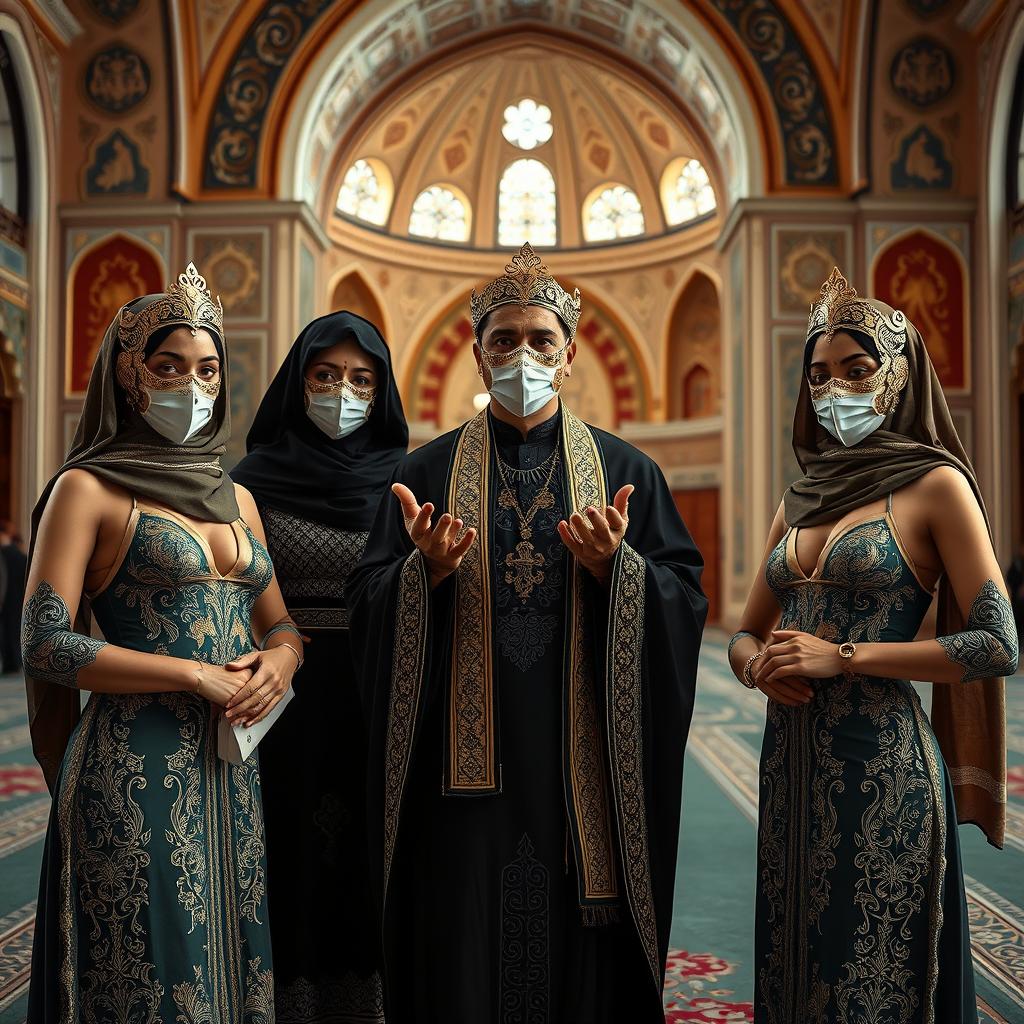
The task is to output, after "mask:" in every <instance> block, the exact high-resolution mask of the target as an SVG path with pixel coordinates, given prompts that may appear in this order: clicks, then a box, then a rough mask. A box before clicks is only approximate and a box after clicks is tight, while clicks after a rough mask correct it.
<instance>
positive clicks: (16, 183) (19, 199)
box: [0, 33, 28, 244]
mask: <svg viewBox="0 0 1024 1024" xmlns="http://www.w3.org/2000/svg"><path fill="white" fill-rule="evenodd" d="M27 159H28V155H27V146H26V140H25V117H24V112H23V111H22V107H21V96H20V94H19V92H18V83H17V79H16V78H15V75H14V65H13V63H12V61H11V55H10V52H9V51H8V49H7V43H6V41H5V40H4V37H3V33H0V207H2V208H3V209H4V210H5V211H6V212H7V213H8V214H13V215H14V220H12V218H11V217H10V216H8V217H5V218H4V226H5V228H6V230H7V232H8V234H13V235H15V236H16V240H17V241H18V243H19V244H24V238H23V237H22V235H23V228H24V222H25V220H26V219H27V216H28V166H27V163H26V161H27Z"/></svg>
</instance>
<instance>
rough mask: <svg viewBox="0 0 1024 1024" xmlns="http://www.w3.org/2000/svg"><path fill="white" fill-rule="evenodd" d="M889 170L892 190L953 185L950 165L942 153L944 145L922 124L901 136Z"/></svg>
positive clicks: (936, 187) (944, 187)
mask: <svg viewBox="0 0 1024 1024" xmlns="http://www.w3.org/2000/svg"><path fill="white" fill-rule="evenodd" d="M890 170H891V174H890V183H891V185H892V187H893V188H894V189H946V188H952V187H953V164H952V163H951V162H950V160H949V157H948V156H947V155H946V144H945V143H944V142H943V141H942V139H940V138H939V136H938V135H936V134H935V133H934V132H933V131H932V130H931V129H930V128H929V127H928V126H927V125H926V124H919V125H918V126H917V127H916V128H915V129H914V130H913V131H911V132H910V134H909V135H906V136H904V138H903V140H902V141H901V142H900V144H899V152H898V155H897V157H896V159H895V160H894V161H893V162H892V165H891V169H890Z"/></svg>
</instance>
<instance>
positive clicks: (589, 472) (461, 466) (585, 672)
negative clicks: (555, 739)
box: [445, 407, 618, 906]
mask: <svg viewBox="0 0 1024 1024" xmlns="http://www.w3.org/2000/svg"><path fill="white" fill-rule="evenodd" d="M562 425H563V429H562V445H563V456H564V464H565V467H566V473H567V479H568V485H569V486H568V492H567V500H568V505H569V508H568V509H567V516H568V515H571V514H572V513H573V512H576V511H583V510H584V509H586V508H587V507H588V506H594V507H595V508H603V507H604V506H605V504H606V495H605V482H604V468H603V466H602V464H601V454H600V451H599V450H598V447H597V443H596V442H595V440H594V438H593V435H592V434H591V433H590V430H589V428H588V427H587V426H586V424H584V423H583V422H582V421H581V420H579V419H577V418H576V417H575V416H573V415H572V413H570V412H569V411H568V410H566V409H564V407H563V412H562ZM491 447H492V442H491V434H490V429H489V427H488V423H487V411H486V410H484V411H483V412H481V413H480V414H479V415H478V416H476V417H475V418H474V419H473V420H471V421H470V422H469V423H467V424H466V426H465V427H464V428H463V430H462V433H461V434H460V436H459V439H458V441H457V442H456V447H455V454H454V457H453V460H452V470H451V474H450V479H449V487H448V509H449V510H450V511H451V513H452V515H453V516H454V517H455V518H457V519H461V520H462V521H463V523H464V525H465V527H466V528H467V529H468V528H470V527H472V528H473V529H475V530H476V531H477V535H476V539H475V540H474V542H473V546H472V547H471V548H470V549H469V551H468V552H467V553H466V556H465V558H463V560H462V564H461V565H460V566H459V568H458V570H457V572H456V598H455V631H454V637H453V647H452V666H451V677H450V685H449V694H448V713H447V723H446V724H447V730H448V733H447V747H448V749H447V752H446V754H447V756H446V759H445V791H446V792H448V793H494V792H497V791H498V790H499V789H500V787H501V779H500V767H499V765H500V760H499V756H498V737H497V713H496V695H495V690H494V652H493V611H492V603H493V602H492V594H491V579H492V565H491V555H492V552H491V536H490V523H489V519H490V513H491V508H490V474H491ZM583 588H584V579H583V570H582V569H581V568H580V567H579V566H578V565H576V564H575V563H573V564H572V567H571V572H570V583H569V594H568V602H567V617H568V618H567V626H568V628H567V632H566V659H565V669H566V679H565V683H566V685H565V697H564V700H565V726H566V737H565V748H566V764H565V778H566V801H567V805H568V807H569V808H570V822H569V824H570V831H571V833H572V838H573V845H574V847H575V849H576V857H577V863H578V864H579V865H580V890H581V891H580V899H581V903H582V904H583V905H584V906H586V905H587V904H589V903H591V902H595V901H598V902H599V901H603V900H615V899H617V898H618V883H617V874H616V870H615V859H614V855H613V852H612V840H611V835H612V831H611V809H610V807H609V803H608V781H607V768H606V765H605V757H604V743H603V742H602V736H601V728H600V725H599V722H598V715H597V699H596V689H595V681H594V664H593V656H592V653H591V640H592V637H591V636H590V631H589V630H588V628H587V623H586V619H585V605H584V589H583Z"/></svg>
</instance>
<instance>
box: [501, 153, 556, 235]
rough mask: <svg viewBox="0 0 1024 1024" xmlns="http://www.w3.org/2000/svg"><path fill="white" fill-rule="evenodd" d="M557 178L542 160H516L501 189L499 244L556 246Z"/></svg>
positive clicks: (506, 174)
mask: <svg viewBox="0 0 1024 1024" xmlns="http://www.w3.org/2000/svg"><path fill="white" fill-rule="evenodd" d="M556 223H557V222H556V209H555V179H554V178H553V177H552V176H551V171H549V170H548V168H547V167H546V166H545V165H544V164H542V163H541V162H540V161H539V160H526V159H523V160H515V161H513V162H512V163H510V164H509V165H508V167H506V168H505V173H504V174H503V175H502V176H501V184H500V185H499V186H498V244H499V245H522V244H523V242H530V243H531V244H532V245H535V246H541V245H555V244H556V242H557V227H556Z"/></svg>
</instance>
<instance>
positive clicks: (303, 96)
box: [193, 0, 845, 204]
mask: <svg viewBox="0 0 1024 1024" xmlns="http://www.w3.org/2000/svg"><path fill="white" fill-rule="evenodd" d="M421 8H422V5H404V6H402V5H400V4H399V3H398V2H397V0H370V2H369V3H366V4H363V5H361V6H359V7H354V5H348V4H332V3H330V2H329V0H310V2H308V3H305V4H302V5H284V4H281V3H278V2H276V0H267V2H266V3H263V4H260V5H258V6H254V7H253V8H251V9H250V10H251V14H250V15H249V18H248V25H247V27H245V28H244V29H238V30H236V32H235V34H234V36H233V39H234V43H233V52H232V51H231V50H230V49H229V53H230V56H227V57H225V58H223V59H222V60H220V61H218V62H217V63H216V65H215V66H214V67H211V69H210V70H211V71H212V72H213V73H212V74H210V75H209V78H208V80H207V81H208V84H206V85H205V86H204V88H203V90H202V93H201V95H200V96H199V102H198V104H197V106H198V111H197V112H198V115H199V117H198V120H199V123H200V124H201V125H203V126H204V127H203V137H205V140H206V144H205V147H204V149H203V151H202V152H201V153H197V154H196V156H197V161H193V167H195V168H196V170H197V171H198V173H197V174H195V178H194V181H195V185H196V186H198V187H200V188H202V189H210V190H211V191H214V192H223V191H225V190H231V191H234V192H236V193H239V194H250V195H272V194H277V195H280V196H281V197H284V198H296V199H297V198H307V199H308V198H309V195H308V183H309V182H310V181H311V180H312V181H314V182H315V181H318V180H319V172H320V171H322V169H323V168H322V164H323V163H324V162H325V152H324V146H325V144H327V142H328V141H329V140H330V139H331V138H333V140H334V142H335V143H336V142H337V139H338V137H339V136H340V135H341V134H343V132H344V131H345V130H346V129H347V128H348V127H349V126H350V125H351V122H352V120H353V119H354V118H355V117H356V115H357V112H359V111H361V110H365V109H366V108H367V107H368V106H371V105H372V99H373V97H374V95H375V94H376V93H377V92H379V91H380V90H381V88H382V87H383V86H384V85H385V84H388V83H391V82H392V81H394V80H395V79H396V78H397V77H398V76H400V75H405V74H408V73H410V72H411V69H414V68H415V67H417V66H419V65H422V63H423V62H424V61H425V60H428V59H429V60H435V61H436V60H437V59H438V58H440V57H442V56H443V55H445V54H446V53H448V52H453V51H454V50H456V49H465V47H466V46H467V45H469V44H470V43H472V42H475V41H477V40H480V39H485V38H488V37H492V36H495V35H497V34H500V33H507V31H508V27H507V24H505V23H503V21H502V17H503V11H504V8H502V7H501V5H497V6H494V5H485V4H484V3H483V2H482V0H469V3H468V6H467V4H463V5H461V6H460V5H451V7H450V9H449V8H445V9H444V10H442V9H439V8H431V9H430V10H423V9H421ZM609 10H610V9H609ZM613 14H614V17H615V18H617V17H618V15H617V12H611V13H610V14H609V17H610V18H611V17H612V15H613ZM791 15H792V12H788V11H786V12H784V11H783V10H782V9H781V5H780V4H777V3H773V2H771V0H761V2H760V3H759V5H758V10H757V11H756V12H755V13H754V15H753V16H751V15H750V12H749V11H748V9H747V7H746V6H741V5H735V4H727V3H725V2H724V0H708V2H706V3H701V4H697V5H694V7H693V8H691V7H690V6H689V5H687V6H684V5H670V6H669V7H662V6H658V7H657V8H656V7H654V6H649V5H648V4H647V3H643V2H639V0H638V2H637V3H636V4H634V5H633V9H632V13H631V30H630V31H628V32H623V31H622V27H621V25H620V24H619V23H618V21H615V20H614V19H613V20H612V21H610V22H609V24H608V25H607V26H604V25H595V24H594V22H595V20H600V19H601V18H602V12H601V10H599V9H595V8H593V6H592V5H585V4H584V0H560V2H558V3H555V4H551V5H546V6H545V5H540V6H534V7H533V8H531V9H530V15H529V18H527V19H524V20H523V21H522V22H521V23H520V24H522V26H523V27H524V28H530V27H535V28H536V27H541V28H542V29H543V30H544V31H545V32H547V33H552V32H554V33H557V34H560V35H563V36H565V37H571V38H574V39H577V40H580V41H582V42H583V43H585V44H586V45H587V46H588V47H590V48H600V49H602V50H605V51H607V52H611V53H614V54H615V56H616V57H617V58H618V59H619V60H623V61H628V62H629V63H630V64H631V65H632V66H633V67H634V68H635V69H637V70H638V71H639V72H640V73H642V74H644V75H645V76H646V77H647V78H649V79H650V80H651V81H653V82H656V83H657V84H658V85H659V87H660V88H661V89H662V91H663V92H664V93H665V94H666V95H668V96H670V97H671V98H673V99H674V100H675V101H676V102H679V103H682V104H685V105H689V106H692V107H693V109H694V111H695V113H696V115H697V117H698V119H699V120H701V121H702V122H703V123H704V124H707V125H709V126H712V127H711V131H712V133H713V135H714V139H713V142H714V144H715V146H716V148H717V149H718V151H719V152H724V153H726V154H727V156H728V161H727V162H728V163H729V164H730V165H731V166H730V170H729V174H728V177H729V189H728V198H729V200H730V204H731V202H732V201H734V200H735V199H737V198H740V197H742V196H746V195H750V194H757V193H759V192H761V191H762V188H761V186H760V184H759V183H758V181H757V180H756V178H757V177H758V176H759V171H758V168H760V167H762V166H764V167H766V169H767V172H768V173H767V177H768V184H769V185H770V186H771V187H775V186H783V187H785V186H796V187H806V186H808V185H812V186H822V185H824V186H836V185H839V184H840V183H841V181H840V179H841V178H842V177H843V175H841V174H840V169H839V168H840V160H839V156H840V151H841V150H842V149H843V148H844V147H845V134H844V131H843V129H842V126H840V127H839V129H838V130H837V127H836V120H837V117H838V116H839V115H838V113H837V112H838V111H839V103H840V98H839V91H838V84H837V82H836V81H835V72H834V70H833V69H832V67H831V65H830V62H829V60H828V57H827V54H825V53H824V51H822V52H818V51H819V50H820V49H821V48H820V47H819V46H817V44H816V43H815V33H814V29H813V28H812V27H810V26H809V25H808V24H807V23H806V19H805V18H803V17H802V16H800V15H793V16H791ZM602 29H604V31H601V30H602ZM231 45H232V44H228V46H229V47H230V46H231ZM736 54H738V56H734V55H736ZM737 65H738V66H737ZM819 71H820V74H819ZM218 72H219V73H218ZM833 108H835V110H833ZM755 110H756V112H757V113H756V114H755V113H754V111H755ZM758 138H761V140H762V142H763V144H764V145H765V146H766V148H767V150H768V152H769V153H770V154H771V159H770V160H765V161H760V160H758V159H757V158H756V157H755V156H753V155H752V154H751V153H750V152H749V150H748V140H750V141H751V142H752V141H753V140H755V139H758ZM769 165H770V166H769ZM193 173H195V172H193Z"/></svg>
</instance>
